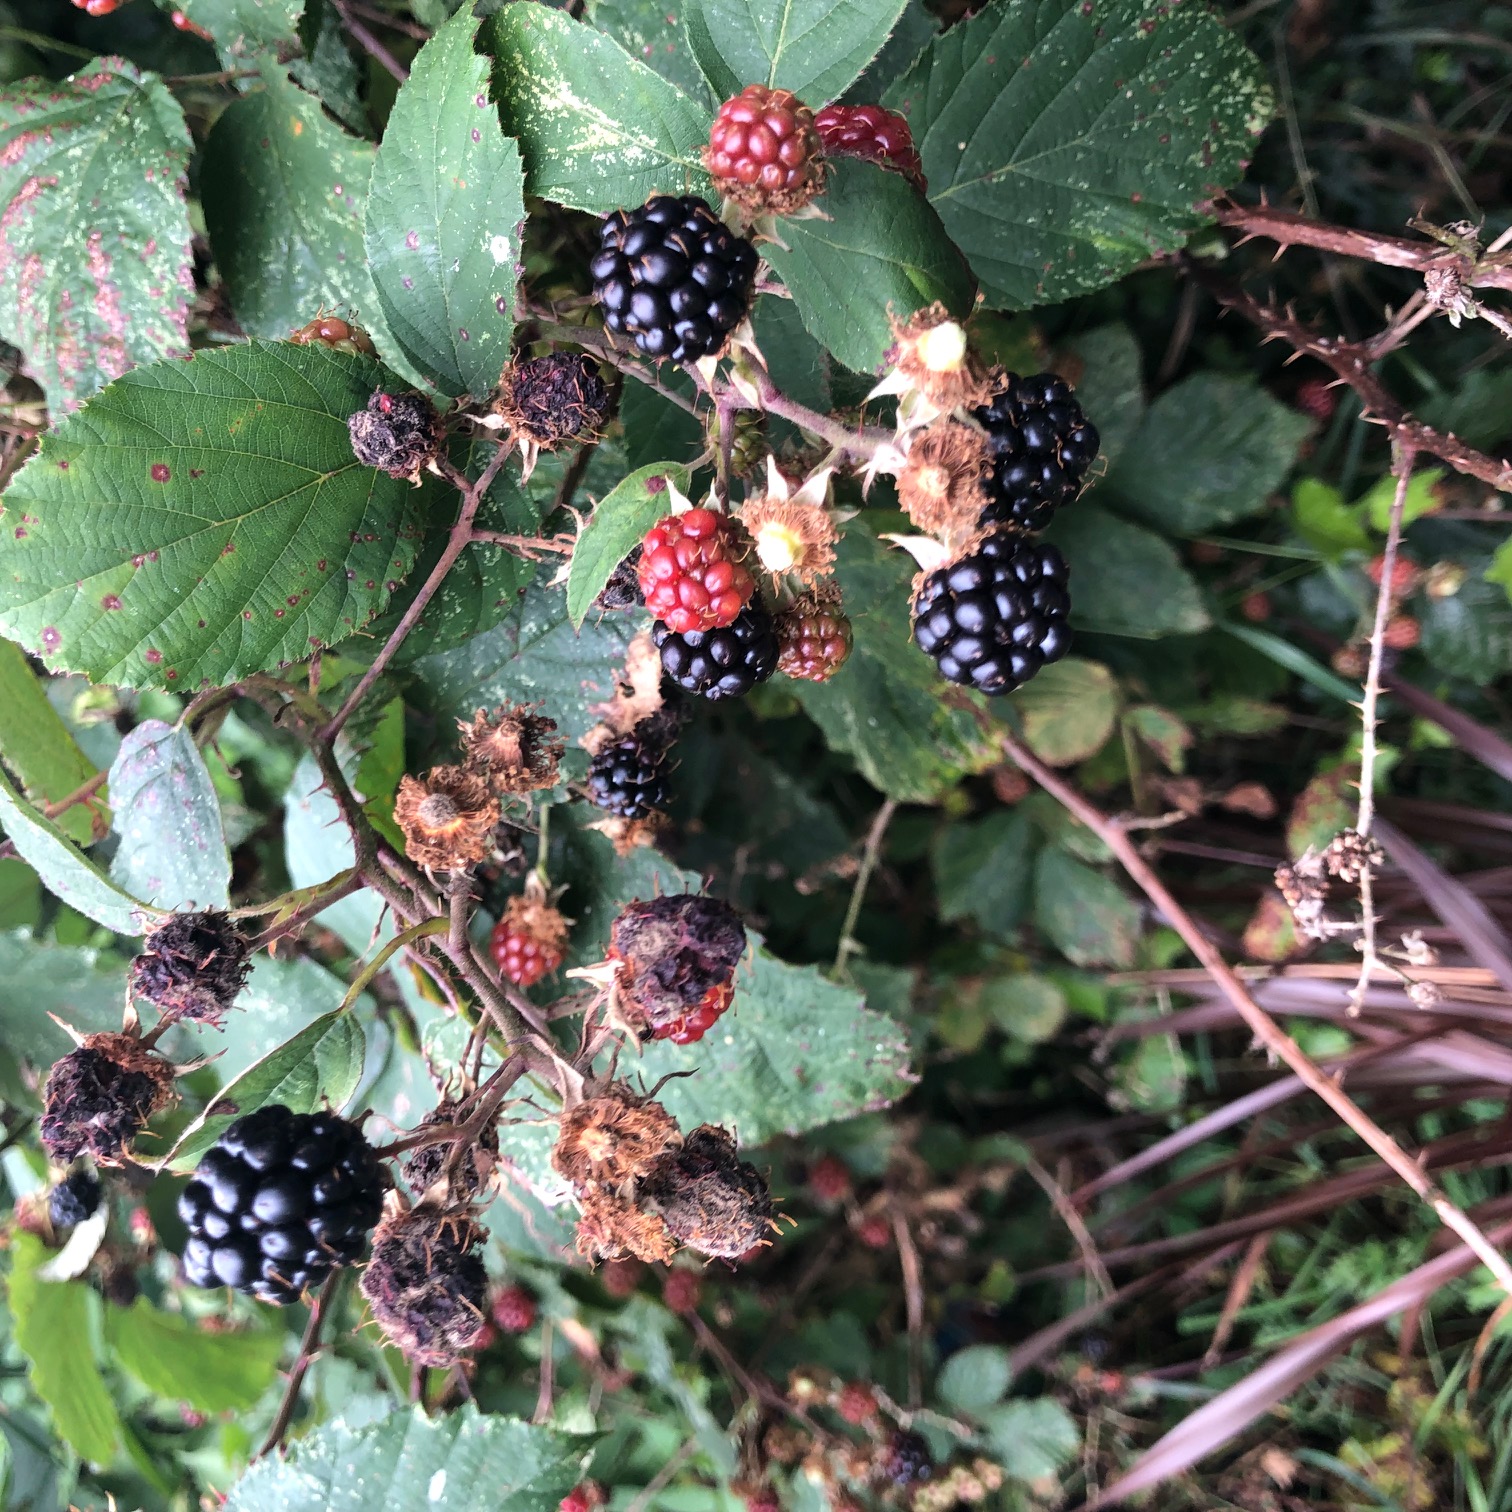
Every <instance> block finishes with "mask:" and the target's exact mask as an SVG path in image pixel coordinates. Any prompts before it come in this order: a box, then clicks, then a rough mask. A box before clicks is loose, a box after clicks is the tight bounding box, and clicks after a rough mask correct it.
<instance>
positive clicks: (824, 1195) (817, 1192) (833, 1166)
mask: <svg viewBox="0 0 1512 1512" xmlns="http://www.w3.org/2000/svg"><path fill="white" fill-rule="evenodd" d="M808 1184H809V1191H811V1192H812V1193H813V1194H814V1196H816V1197H817V1198H818V1199H819V1200H820V1201H821V1202H839V1201H840V1200H841V1198H843V1197H846V1196H848V1195H849V1193H850V1189H851V1173H850V1167H849V1166H848V1165H846V1163H845V1162H844V1161H843V1160H841V1159H839V1158H838V1157H837V1156H834V1155H821V1156H820V1157H819V1159H818V1160H816V1161H815V1162H814V1163H813V1165H811V1166H810V1167H809V1178H808Z"/></svg>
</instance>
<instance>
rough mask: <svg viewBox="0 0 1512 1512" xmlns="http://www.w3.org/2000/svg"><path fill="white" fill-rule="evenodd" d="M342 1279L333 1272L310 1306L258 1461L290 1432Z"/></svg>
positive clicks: (255, 1456) (256, 1457)
mask: <svg viewBox="0 0 1512 1512" xmlns="http://www.w3.org/2000/svg"><path fill="white" fill-rule="evenodd" d="M341 1278H342V1272H341V1270H340V1269H337V1270H333V1271H332V1272H331V1274H330V1276H329V1277H328V1278H327V1280H326V1283H325V1285H324V1286H322V1287H321V1288H320V1295H319V1296H317V1297H316V1298H315V1301H314V1303H313V1304H312V1305H311V1307H310V1317H309V1321H308V1322H307V1323H306V1324H305V1331H304V1337H303V1338H301V1339H300V1341H299V1354H298V1355H297V1356H296V1358H295V1360H294V1368H293V1369H292V1370H291V1371H290V1372H289V1384H288V1385H287V1386H286V1387H285V1388H284V1394H283V1400H282V1401H280V1402H279V1404H278V1412H277V1414H276V1415H275V1416H274V1419H273V1426H272V1427H271V1428H269V1429H268V1436H267V1438H265V1439H264V1440H263V1444H262V1448H261V1449H259V1450H258V1451H257V1453H256V1454H254V1455H253V1456H252V1458H253V1460H254V1461H255V1460H260V1459H262V1458H263V1456H264V1455H267V1454H271V1453H272V1452H273V1451H274V1450H275V1449H276V1448H277V1447H278V1446H279V1444H280V1443H282V1442H283V1436H284V1434H286V1433H287V1432H288V1431H289V1424H290V1423H292V1422H293V1421H294V1409H295V1408H296V1407H297V1406H298V1405H299V1391H300V1388H301V1387H302V1386H303V1385H304V1378H305V1375H306V1374H307V1373H308V1371H309V1369H310V1364H311V1362H312V1361H313V1360H314V1358H315V1352H316V1347H317V1345H318V1343H319V1341H320V1325H321V1324H322V1323H323V1322H324V1321H325V1314H326V1309H327V1308H328V1307H329V1306H330V1304H331V1298H332V1297H333V1296H334V1295H335V1292H336V1288H337V1287H338V1286H339V1285H340V1284H341Z"/></svg>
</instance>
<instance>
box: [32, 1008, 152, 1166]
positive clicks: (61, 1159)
mask: <svg viewBox="0 0 1512 1512" xmlns="http://www.w3.org/2000/svg"><path fill="white" fill-rule="evenodd" d="M173 1081H174V1074H173V1067H172V1066H171V1065H170V1064H169V1063H168V1061H166V1060H165V1059H164V1058H163V1057H162V1056H161V1055H158V1054H157V1053H156V1051H153V1050H150V1049H148V1048H147V1047H146V1046H145V1045H143V1044H142V1042H141V1040H139V1039H138V1038H136V1036H135V1035H130V1034H91V1035H88V1036H86V1038H85V1039H84V1041H83V1043H82V1044H80V1046H79V1047H78V1049H77V1050H71V1051H70V1052H69V1053H68V1054H67V1055H65V1056H64V1057H63V1059H62V1060H60V1061H57V1062H56V1063H55V1064H54V1065H53V1068H52V1071H51V1072H50V1073H49V1075H48V1078H47V1087H46V1089H45V1090H44V1092H43V1094H42V1124H41V1135H42V1148H43V1149H44V1150H46V1151H47V1154H48V1156H49V1158H51V1159H52V1160H54V1161H56V1162H57V1163H58V1164H59V1165H67V1164H68V1163H69V1162H70V1161H72V1160H76V1159H77V1158H78V1157H79V1156H80V1155H82V1154H84V1152H85V1151H86V1150H87V1151H88V1152H89V1153H90V1154H91V1155H92V1156H94V1158H95V1161H96V1162H97V1163H98V1164H100V1165H120V1164H122V1163H123V1162H124V1160H125V1159H126V1154H127V1151H126V1147H127V1145H129V1144H130V1143H131V1141H132V1140H133V1139H135V1138H136V1136H137V1135H138V1134H139V1133H141V1131H142V1130H143V1129H144V1128H145V1127H146V1126H147V1120H148V1119H149V1118H151V1117H152V1115H153V1114H154V1113H159V1112H161V1111H162V1110H163V1109H164V1108H166V1107H167V1106H168V1105H169V1104H170V1103H172V1102H173V1101H174V1100H175V1097H176V1093H175V1092H174V1087H173Z"/></svg>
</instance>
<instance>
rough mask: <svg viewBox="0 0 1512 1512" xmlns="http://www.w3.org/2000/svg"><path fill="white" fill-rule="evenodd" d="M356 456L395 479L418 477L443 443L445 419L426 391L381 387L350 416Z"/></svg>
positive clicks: (368, 465) (364, 463)
mask: <svg viewBox="0 0 1512 1512" xmlns="http://www.w3.org/2000/svg"><path fill="white" fill-rule="evenodd" d="M347 430H348V431H349V432H350V433H351V437H352V455H353V456H354V457H356V458H357V460H358V461H359V462H361V463H362V465H363V466H364V467H376V468H378V469H379V470H380V471H381V472H386V473H387V474H388V475H389V476H390V477H391V478H413V479H418V478H419V476H420V470H421V469H422V468H423V467H424V466H425V464H426V463H427V462H429V461H430V460H431V458H432V457H434V456H435V455H436V448H437V447H438V446H439V445H440V444H441V422H440V419H439V417H438V416H437V414H436V412H435V410H433V409H432V408H431V406H430V401H429V400H428V399H427V398H426V397H425V395H424V394H386V393H384V392H383V391H382V390H381V389H380V390H379V391H378V392H377V393H376V394H374V395H373V397H372V398H371V399H369V400H368V402H367V408H366V409H361V410H358V411H357V413H356V414H355V415H352V416H349V417H348V419H347Z"/></svg>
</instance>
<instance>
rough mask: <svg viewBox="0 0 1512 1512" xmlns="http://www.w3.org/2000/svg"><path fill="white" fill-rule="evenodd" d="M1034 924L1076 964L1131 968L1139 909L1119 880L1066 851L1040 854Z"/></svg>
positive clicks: (1035, 876)
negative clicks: (1123, 889) (1115, 880)
mask: <svg viewBox="0 0 1512 1512" xmlns="http://www.w3.org/2000/svg"><path fill="white" fill-rule="evenodd" d="M1034 922H1035V923H1036V924H1037V925H1039V927H1040V929H1041V930H1043V931H1044V933H1045V935H1046V937H1047V938H1048V939H1049V940H1050V941H1051V943H1052V944H1053V945H1054V946H1055V948H1056V949H1057V950H1059V951H1060V953H1061V954H1062V955H1063V956H1065V958H1066V959H1067V960H1068V961H1070V962H1071V964H1072V965H1073V966H1132V965H1133V964H1134V947H1135V945H1136V943H1137V942H1138V940H1139V909H1138V907H1137V906H1136V905H1135V904H1134V903H1133V902H1131V901H1130V900H1129V899H1128V898H1126V897H1125V896H1124V894H1123V893H1122V892H1121V891H1120V890H1119V887H1118V884H1117V883H1116V882H1113V881H1112V880H1111V879H1110V878H1108V877H1105V876H1104V875H1103V874H1102V873H1101V872H1099V871H1094V870H1093V869H1092V868H1091V867H1090V866H1087V865H1085V864H1084V863H1083V862H1081V861H1077V860H1074V859H1073V858H1072V857H1070V856H1068V855H1066V854H1065V852H1063V851H1059V850H1055V849H1047V850H1044V851H1041V852H1040V857H1039V860H1038V861H1037V862H1036V863H1035V868H1034Z"/></svg>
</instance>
